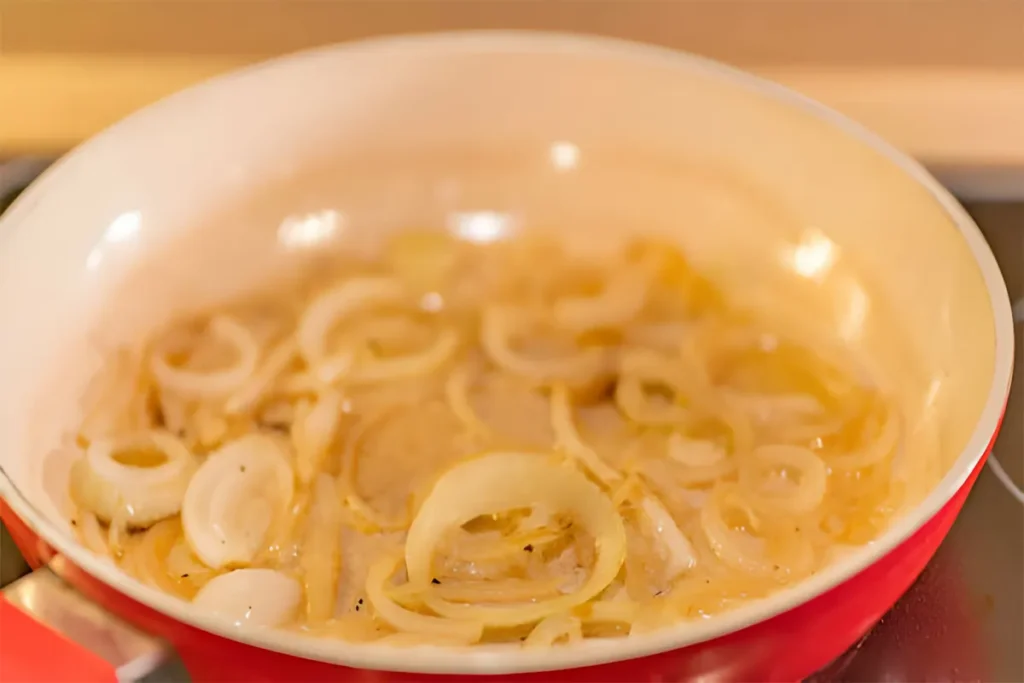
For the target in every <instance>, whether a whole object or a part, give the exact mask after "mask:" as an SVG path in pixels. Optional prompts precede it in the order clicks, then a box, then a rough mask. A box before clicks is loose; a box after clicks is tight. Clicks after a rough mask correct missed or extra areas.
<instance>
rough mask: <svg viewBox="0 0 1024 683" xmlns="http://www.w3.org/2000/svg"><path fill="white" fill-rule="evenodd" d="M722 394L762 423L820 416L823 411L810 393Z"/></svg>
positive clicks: (729, 392) (734, 392)
mask: <svg viewBox="0 0 1024 683" xmlns="http://www.w3.org/2000/svg"><path fill="white" fill-rule="evenodd" d="M723 394H724V396H725V397H726V399H727V400H729V401H731V402H732V403H734V404H735V405H737V406H738V407H739V408H740V409H742V410H743V411H745V412H747V413H748V414H750V415H751V417H753V418H754V419H755V420H756V421H758V422H760V423H762V424H767V423H771V422H772V421H774V420H778V419H780V418H781V419H793V418H800V419H807V418H814V417H820V416H821V415H822V413H823V412H824V408H822V405H821V402H820V401H818V399H816V398H814V397H813V396H811V395H810V394H757V393H749V392H742V391H725V392H723Z"/></svg>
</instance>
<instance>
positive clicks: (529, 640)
mask: <svg viewBox="0 0 1024 683" xmlns="http://www.w3.org/2000/svg"><path fill="white" fill-rule="evenodd" d="M582 638H583V624H582V623H581V622H580V620H579V618H578V617H572V616H569V615H568V614H555V615H553V616H550V617H547V618H545V619H543V620H542V621H541V622H540V623H539V624H537V625H536V626H534V627H533V630H532V631H530V635H528V636H526V640H525V641H523V647H551V646H552V645H554V644H555V643H557V642H558V641H560V640H563V639H564V640H565V641H566V642H567V643H572V642H575V641H577V640H582Z"/></svg>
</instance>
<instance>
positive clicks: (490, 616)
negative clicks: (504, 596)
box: [405, 453, 626, 626]
mask: <svg viewBox="0 0 1024 683" xmlns="http://www.w3.org/2000/svg"><path fill="white" fill-rule="evenodd" d="M535 505H542V506H544V507H546V508H548V509H552V510H559V511H562V512H568V513H571V514H572V515H573V517H574V519H576V520H577V522H578V523H579V524H581V525H582V527H583V529H584V530H585V531H587V532H588V533H589V534H590V535H591V536H592V537H593V538H594V539H595V540H594V543H595V548H596V559H595V561H594V566H593V569H592V571H591V573H590V576H589V577H587V580H586V581H585V582H584V583H583V585H582V586H581V587H580V588H579V590H578V591H576V592H574V593H570V594H568V595H563V596H560V597H557V598H554V599H550V600H541V601H537V602H532V603H527V604H523V605H516V606H509V607H489V606H478V605H469V604H459V603H453V602H449V601H447V600H443V599H440V598H433V597H429V596H428V597H427V598H426V599H425V601H426V604H427V606H428V607H430V609H432V610H433V611H434V612H436V613H438V614H440V615H442V616H445V617H449V618H453V619H459V620H467V621H470V622H480V623H484V624H486V625H488V626H516V625H519V624H526V623H530V622H534V621H539V620H541V619H543V618H545V617H547V616H550V615H552V614H557V613H559V612H564V611H567V610H570V609H572V608H573V607H575V606H577V605H580V604H582V603H584V602H586V601H587V600H590V599H591V598H593V597H594V596H596V595H597V594H598V593H600V592H601V591H602V590H604V588H605V587H607V586H608V584H610V583H611V582H612V581H613V580H614V579H615V576H616V575H617V574H618V572H619V568H620V567H621V566H622V562H623V559H624V558H625V555H626V531H625V528H624V527H623V524H622V518H621V517H620V516H619V514H618V512H617V511H616V509H615V507H614V506H613V505H612V502H611V500H610V499H609V498H608V497H607V496H606V495H604V494H603V493H602V492H601V490H600V489H599V488H597V486H595V485H594V484H593V483H591V482H590V481H589V480H588V479H587V478H586V477H585V476H584V475H583V474H582V473H580V472H579V471H577V470H575V469H567V468H565V467H562V466H560V465H559V464H558V463H557V462H554V461H552V460H550V459H548V458H546V457H544V456H540V455H532V454H527V453H490V454H488V455H484V456H481V457H479V458H475V459H473V460H469V461H466V462H463V463H461V464H459V465H456V466H455V467H453V468H452V469H450V470H449V471H448V472H446V473H445V474H444V475H443V476H442V477H441V478H440V479H439V480H438V481H437V483H436V484H435V485H434V489H433V491H431V493H430V495H429V496H428V497H427V499H426V500H425V501H424V502H423V505H422V506H421V507H420V509H419V513H418V514H417V515H416V518H415V519H414V520H413V522H412V526H411V527H410V528H409V533H408V536H407V537H406V544H405V561H406V569H407V571H408V574H409V582H410V583H411V584H413V585H414V586H424V587H425V586H427V585H428V584H429V583H430V581H431V578H432V567H433V556H434V551H435V548H436V547H437V546H438V544H439V543H440V542H441V541H442V539H443V537H444V536H445V535H446V534H447V533H448V532H449V531H451V530H452V529H455V528H458V527H460V526H462V525H463V524H465V523H466V522H469V521H470V520H472V519H474V518H476V517H479V516H481V515H487V514H495V513H500V512H505V511H508V510H515V509H521V508H526V507H533V506H535Z"/></svg>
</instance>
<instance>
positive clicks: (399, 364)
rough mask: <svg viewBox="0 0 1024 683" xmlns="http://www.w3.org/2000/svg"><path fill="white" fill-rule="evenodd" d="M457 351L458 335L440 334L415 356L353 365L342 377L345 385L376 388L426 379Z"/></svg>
mask: <svg viewBox="0 0 1024 683" xmlns="http://www.w3.org/2000/svg"><path fill="white" fill-rule="evenodd" d="M458 348H459V335H458V333H457V332H455V330H442V331H441V333H440V334H439V335H438V336H437V339H436V340H434V343H433V344H431V345H430V346H429V347H427V348H426V349H424V350H423V351H420V352H418V353H410V354H405V355H402V356H396V357H394V358H374V359H372V360H369V361H361V362H358V363H354V364H353V366H352V368H351V369H350V370H349V372H348V374H347V375H346V376H345V383H346V384H356V385H358V384H379V383H381V382H390V381H394V380H400V379H408V378H410V377H422V376H423V375H429V374H430V373H432V372H435V371H436V370H437V369H438V368H439V367H441V366H442V365H444V364H445V363H446V362H447V361H448V360H449V359H451V357H452V356H453V355H455V352H456V351H457V350H458Z"/></svg>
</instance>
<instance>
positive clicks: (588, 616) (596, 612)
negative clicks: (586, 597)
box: [577, 598, 640, 624]
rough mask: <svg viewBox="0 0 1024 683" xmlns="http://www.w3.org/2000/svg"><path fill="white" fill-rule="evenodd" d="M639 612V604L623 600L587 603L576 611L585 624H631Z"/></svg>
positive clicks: (626, 599) (627, 599)
mask: <svg viewBox="0 0 1024 683" xmlns="http://www.w3.org/2000/svg"><path fill="white" fill-rule="evenodd" d="M639 612H640V603H638V602H635V601H633V600H630V599H629V598H625V599H622V600H599V601H597V602H591V603H587V604H586V605H583V606H582V607H581V608H579V609H578V610H577V614H578V616H579V617H580V619H582V620H583V621H585V622H604V623H616V622H618V623H622V624H631V623H633V620H634V619H636V617H637V615H638V614H639Z"/></svg>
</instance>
